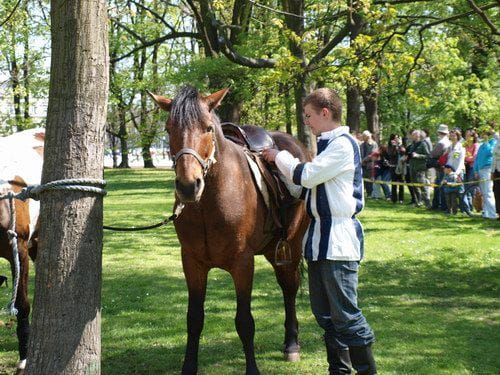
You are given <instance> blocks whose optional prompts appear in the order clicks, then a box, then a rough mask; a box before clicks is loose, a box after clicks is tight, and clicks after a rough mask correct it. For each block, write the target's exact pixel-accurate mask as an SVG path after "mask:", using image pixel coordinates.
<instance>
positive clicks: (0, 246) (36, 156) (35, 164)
mask: <svg viewBox="0 0 500 375" xmlns="http://www.w3.org/2000/svg"><path fill="white" fill-rule="evenodd" d="M21 133H22V134H21ZM44 136H45V133H44V131H43V129H31V130H28V131H25V132H20V133H16V134H14V135H12V136H9V137H3V138H0V196H2V195H5V194H7V193H8V192H13V193H15V194H17V193H19V192H20V191H21V190H22V189H23V188H24V187H26V186H27V184H26V182H27V181H29V182H30V183H31V184H33V183H40V174H41V170H42V161H43V141H44ZM14 204H15V212H16V215H15V224H16V226H15V232H16V234H17V248H18V253H19V266H20V267H19V270H20V273H19V284H18V288H17V293H16V302H15V305H14V307H15V308H16V309H17V315H16V317H17V327H16V333H17V339H18V345H19V347H18V351H19V362H18V363H17V365H16V367H17V374H22V373H23V371H24V368H25V365H26V357H27V351H28V338H29V314H30V303H29V301H28V273H29V258H31V259H32V260H33V261H35V259H36V254H37V243H38V241H37V239H38V235H37V233H38V230H37V226H38V211H39V203H38V202H36V201H33V200H32V199H29V200H27V201H25V202H23V201H21V200H14ZM9 228H10V204H9V200H8V199H2V200H0V257H1V258H4V259H6V260H7V261H8V262H9V263H10V266H11V271H12V283H14V256H13V253H12V247H11V244H10V241H9V237H8V230H9Z"/></svg>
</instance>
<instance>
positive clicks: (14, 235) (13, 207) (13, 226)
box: [7, 192, 21, 316]
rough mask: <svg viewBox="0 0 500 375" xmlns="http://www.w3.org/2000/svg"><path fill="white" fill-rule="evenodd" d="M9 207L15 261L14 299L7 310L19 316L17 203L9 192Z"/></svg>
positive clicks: (11, 240) (11, 244)
mask: <svg viewBox="0 0 500 375" xmlns="http://www.w3.org/2000/svg"><path fill="white" fill-rule="evenodd" d="M7 195H8V199H9V207H10V210H9V211H10V224H9V230H8V231H7V235H8V236H9V242H10V246H11V247H12V257H13V259H14V282H13V283H12V284H13V285H12V297H11V299H10V303H9V304H8V305H7V309H8V311H9V313H10V315H14V316H15V315H17V312H18V311H17V309H16V298H17V289H18V287H19V273H20V270H21V267H20V265H19V249H18V248H17V233H16V203H15V201H14V194H13V193H12V192H9V193H8V194H7Z"/></svg>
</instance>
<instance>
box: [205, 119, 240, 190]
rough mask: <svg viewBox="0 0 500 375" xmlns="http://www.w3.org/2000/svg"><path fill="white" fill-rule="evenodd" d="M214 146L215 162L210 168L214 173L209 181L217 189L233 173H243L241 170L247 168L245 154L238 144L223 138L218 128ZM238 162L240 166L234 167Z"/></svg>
mask: <svg viewBox="0 0 500 375" xmlns="http://www.w3.org/2000/svg"><path fill="white" fill-rule="evenodd" d="M216 148H217V151H216V153H215V159H216V163H215V164H214V165H213V166H212V168H214V173H213V175H212V178H211V179H210V181H211V182H212V183H213V184H215V185H217V186H214V187H213V188H217V189H218V188H220V186H224V184H227V182H228V181H230V180H231V179H234V177H235V174H236V175H238V174H244V171H243V170H244V169H245V168H248V164H247V163H246V158H245V155H244V154H243V152H242V151H241V150H240V149H239V146H237V145H235V144H234V143H233V142H232V141H230V140H228V139H227V138H225V137H224V134H223V133H222V130H220V128H219V129H218V131H217V132H216ZM238 164H239V165H240V167H239V168H235V165H238ZM207 182H208V181H207ZM207 187H209V186H207ZM209 188H210V187H209Z"/></svg>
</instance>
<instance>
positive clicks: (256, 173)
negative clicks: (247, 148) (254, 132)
mask: <svg viewBox="0 0 500 375" xmlns="http://www.w3.org/2000/svg"><path fill="white" fill-rule="evenodd" d="M245 157H246V158H247V161H248V166H249V167H250V170H251V171H252V174H253V177H254V179H255V183H256V184H257V187H258V188H259V191H260V192H261V194H262V197H263V198H264V202H265V203H266V207H267V208H268V209H269V210H270V209H271V203H270V201H269V191H268V190H267V185H266V181H265V180H264V177H263V176H262V173H261V172H260V169H259V167H258V166H257V163H256V162H255V161H254V160H253V159H252V157H251V156H250V155H249V154H248V153H246V152H245Z"/></svg>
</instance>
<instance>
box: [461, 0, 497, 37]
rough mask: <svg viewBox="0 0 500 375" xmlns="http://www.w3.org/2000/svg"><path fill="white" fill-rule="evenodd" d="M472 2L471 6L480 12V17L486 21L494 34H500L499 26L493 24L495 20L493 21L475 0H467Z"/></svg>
mask: <svg viewBox="0 0 500 375" xmlns="http://www.w3.org/2000/svg"><path fill="white" fill-rule="evenodd" d="M467 1H468V2H469V4H470V6H471V7H472V9H474V11H475V12H476V13H477V14H479V17H481V18H482V19H483V21H484V23H485V24H486V25H488V27H489V28H490V29H491V32H492V33H493V34H494V35H499V32H498V30H497V28H496V27H495V25H494V24H493V22H491V20H490V19H489V18H488V16H487V15H486V13H484V12H483V10H482V9H481V8H479V7H478V6H477V5H476V3H475V2H474V0H467Z"/></svg>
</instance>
